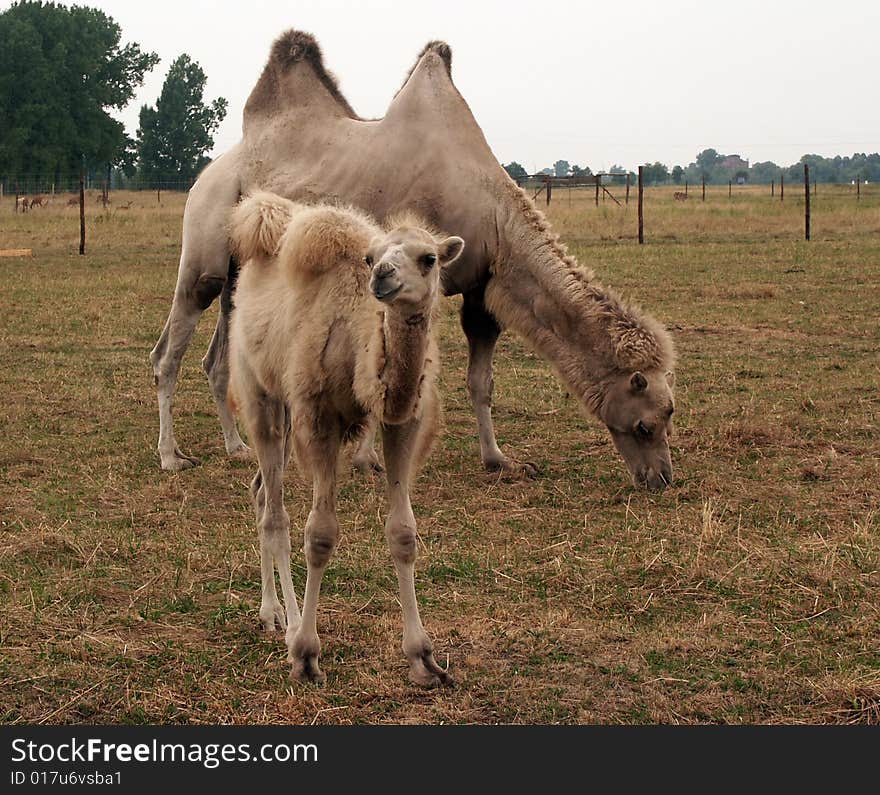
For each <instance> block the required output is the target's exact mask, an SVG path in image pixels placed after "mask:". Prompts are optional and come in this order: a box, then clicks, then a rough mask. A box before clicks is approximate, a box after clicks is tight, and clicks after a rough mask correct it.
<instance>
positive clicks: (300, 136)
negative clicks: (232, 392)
mask: <svg viewBox="0 0 880 795" xmlns="http://www.w3.org/2000/svg"><path fill="white" fill-rule="evenodd" d="M451 63H452V54H451V51H450V48H449V46H448V45H446V44H445V43H443V42H436V41H435V42H430V43H429V44H427V45H426V46H425V48H424V50H423V51H422V52H421V54H420V55H419V57H418V59H417V60H416V63H415V65H414V66H413V68H412V70H411V71H410V73H409V75H408V76H407V79H406V80H405V82H404V84H403V86H402V87H401V88H400V90H399V91H398V92H397V94H396V95H395V97H394V99H393V100H392V102H391V105H390V107H389V108H388V112H387V113H386V115H385V117H384V118H382V119H376V120H366V119H361V118H359V117H358V116H357V114H355V112H354V111H353V110H352V108H351V106H350V105H349V104H348V102H347V101H346V99H345V98H344V97H343V96H342V94H341V93H340V91H339V88H338V86H337V84H336V81H335V79H334V78H333V76H332V75H331V74H330V73H329V72H327V70H326V69H325V68H324V64H323V59H322V56H321V51H320V48H319V47H318V44H317V42H316V41H315V39H314V38H313V37H312V36H311V35H309V34H307V33H303V32H300V31H294V30H291V31H288V32H286V33H284V34H282V35H281V36H280V37H279V38H278V39H277V40H276V41H275V43H274V44H273V46H272V50H271V53H270V56H269V60H268V63H267V64H266V67H265V68H264V70H263V73H262V74H261V76H260V78H259V80H258V81H257V84H256V86H255V87H254V89H253V91H252V92H251V95H250V97H249V98H248V101H247V104H246V105H245V109H244V122H243V136H242V140H241V141H240V142H239V143H238V144H237V145H236V146H234V147H233V148H232V149H231V150H229V151H228V152H226V153H225V154H224V155H222V156H221V157H219V158H217V159H216V160H215V161H213V162H212V163H211V164H210V165H209V166H208V167H207V168H206V169H205V170H204V171H203V172H202V174H201V175H200V177H199V179H198V181H197V182H196V184H195V185H194V186H193V188H192V190H191V191H190V195H189V198H188V200H187V204H186V210H185V212H184V219H183V245H182V251H181V257H180V268H179V271H178V278H177V286H176V288H175V292H174V299H173V302H172V306H171V312H170V314H169V316H168V320H167V321H166V323H165V328H164V330H163V331H162V335H161V337H160V338H159V341H158V342H157V343H156V347H155V348H154V349H153V351H152V353H151V357H150V358H151V360H152V363H153V370H154V374H155V380H156V386H157V392H158V401H159V444H158V450H159V456H160V459H161V465H162V468H163V469H168V470H179V469H185V468H187V467H191V466H194V465H195V464H197V463H198V461H197V460H196V459H194V458H192V457H191V456H188V455H186V454H184V453H182V452H181V451H180V448H179V447H178V446H177V443H176V441H175V436H174V428H173V424H172V414H171V406H172V398H173V394H174V389H175V386H176V383H177V377H178V372H179V369H180V362H181V359H182V357H183V355H184V352H185V351H186V349H187V346H188V345H189V342H190V339H191V337H192V333H193V331H194V330H195V327H196V324H197V323H198V321H199V318H200V317H201V315H202V313H203V312H204V311H205V309H207V308H208V306H210V304H211V303H212V302H213V301H214V299H216V298H217V297H218V296H219V297H220V315H219V318H218V321H217V327H216V329H215V331H214V336H213V338H212V340H211V343H210V346H209V348H208V352H207V354H206V355H205V357H204V359H203V360H202V364H203V366H204V369H205V371H206V372H207V375H208V380H209V383H210V385H211V388H212V391H213V394H214V399H215V401H216V403H217V409H218V413H219V415H220V423H221V426H222V429H223V435H224V438H225V442H226V450H227V452H228V453H229V454H230V455H241V454H246V453H247V452H248V448H247V447H246V446H245V444H244V442H243V441H242V439H241V437H240V436H239V433H238V430H237V429H236V425H235V419H234V417H233V414H232V411H231V408H230V405H229V403H228V399H227V386H228V381H229V366H228V353H227V341H228V327H229V314H230V311H231V308H232V301H231V297H232V293H233V290H234V286H235V280H236V274H237V271H238V265H237V263H236V261H235V259H234V257H232V255H231V252H230V247H229V239H228V232H227V222H228V219H229V215H230V212H231V210H232V208H233V207H234V206H235V205H236V203H237V202H238V200H239V198H240V197H241V196H243V195H246V194H249V193H250V192H252V191H255V190H267V191H272V192H274V193H276V194H280V195H282V196H284V197H287V198H289V199H292V200H295V201H298V202H305V203H313V202H319V201H321V202H328V201H329V202H338V203H340V204H347V205H352V206H354V207H357V208H360V209H363V210H365V211H367V212H369V213H370V214H372V215H373V216H375V217H376V218H377V219H378V220H379V221H380V222H383V221H384V220H385V219H386V218H387V217H388V216H389V215H391V214H393V213H396V212H398V211H401V210H405V209H409V210H413V211H415V212H416V213H418V214H419V215H421V216H423V217H424V218H425V219H426V220H427V221H428V222H429V223H431V224H432V225H434V226H435V227H437V228H438V229H443V230H455V233H456V234H458V235H460V236H461V237H463V238H464V239H465V241H466V243H467V245H466V246H465V251H464V254H463V255H462V256H461V257H460V258H459V259H458V260H457V261H456V262H455V263H453V264H452V265H451V266H450V267H449V268H447V269H446V270H445V271H444V277H443V291H444V293H445V294H446V295H456V294H461V295H462V297H463V302H462V308H461V325H462V328H463V329H464V333H465V335H466V337H467V340H468V351H469V359H468V374H467V382H468V388H469V392H470V396H471V399H472V401H473V404H474V409H475V411H476V417H477V427H478V430H479V439H480V452H481V455H482V460H483V464H484V466H485V467H486V468H487V469H489V470H520V471H521V470H522V469H523V467H522V465H519V464H516V463H515V462H512V461H511V460H510V459H508V458H507V457H506V456H505V455H504V454H503V453H502V452H501V450H500V448H499V447H498V444H497V442H496V439H495V432H494V429H493V426H492V417H491V395H492V356H493V352H494V349H495V344H496V342H497V340H498V336H499V334H500V333H501V330H502V328H509V329H511V330H513V331H514V332H515V333H517V334H518V335H519V336H520V337H522V338H523V339H524V340H525V341H526V342H527V343H529V344H530V345H531V346H532V347H533V348H534V349H535V351H536V352H537V353H538V355H540V356H542V357H543V358H544V359H546V360H547V361H548V362H550V363H551V364H552V365H553V367H554V369H555V370H556V372H557V373H558V375H559V377H560V378H561V379H562V381H563V382H564V383H565V384H566V386H567V387H568V389H569V390H570V391H571V392H572V394H574V395H575V396H576V397H577V398H578V399H579V401H580V403H581V405H582V406H583V407H584V408H585V409H586V410H587V411H588V412H589V413H591V414H593V415H595V416H597V417H598V418H599V419H600V420H602V421H603V422H604V423H605V425H606V426H607V427H608V429H609V431H610V433H611V437H612V439H613V441H614V444H615V445H616V447H617V449H618V451H619V452H620V454H621V455H622V457H623V459H624V461H625V462H626V465H627V467H628V468H629V471H630V474H631V475H632V478H633V482H634V483H635V484H636V485H641V486H648V487H649V488H655V489H662V488H664V487H665V486H667V485H668V484H669V483H670V482H671V481H672V464H671V461H670V455H669V445H668V440H667V436H668V433H669V431H670V430H671V416H672V411H673V395H672V386H673V382H674V377H673V375H672V366H673V360H674V353H673V346H672V342H671V340H670V338H669V336H668V334H667V333H666V331H665V330H664V329H663V328H662V326H661V325H660V324H659V323H658V322H657V321H655V320H653V319H652V318H650V317H647V316H645V315H642V314H641V313H640V312H639V311H638V310H636V309H635V308H634V307H632V306H630V305H627V304H626V303H624V302H623V301H621V300H620V299H619V298H618V297H617V296H616V295H615V294H614V293H613V292H612V291H610V290H608V289H606V288H605V287H603V286H602V285H601V284H599V283H598V282H597V281H596V279H595V278H594V276H593V273H592V272H591V271H589V270H588V269H586V268H583V267H581V266H580V265H579V264H578V263H577V262H576V261H575V259H574V258H573V257H571V256H570V255H569V254H567V253H566V250H565V247H564V246H563V245H562V244H561V243H560V242H559V241H558V239H557V237H556V235H555V234H553V233H552V231H551V230H550V228H549V225H548V224H547V222H546V220H545V219H544V217H543V216H542V215H541V214H540V213H539V212H538V211H537V210H536V209H535V206H534V204H533V203H532V202H531V201H530V200H529V198H528V197H527V196H526V195H525V194H524V193H523V192H522V191H521V190H520V189H519V188H517V186H516V185H515V184H514V183H513V181H512V180H511V179H510V178H509V177H508V175H507V173H506V172H505V171H504V169H503V168H501V166H500V165H499V163H498V161H497V160H496V158H495V157H494V155H493V154H492V152H491V150H490V149H489V146H488V144H487V143H486V140H485V138H484V136H483V133H482V131H481V130H480V127H479V125H478V124H477V122H476V120H475V119H474V117H473V114H472V113H471V111H470V108H469V107H468V105H467V103H466V102H465V101H464V99H463V98H462V96H461V95H460V94H459V93H458V90H457V89H456V87H455V85H454V83H453V82H452V72H451ZM372 460H373V461H374V462H376V463H377V459H375V454H372Z"/></svg>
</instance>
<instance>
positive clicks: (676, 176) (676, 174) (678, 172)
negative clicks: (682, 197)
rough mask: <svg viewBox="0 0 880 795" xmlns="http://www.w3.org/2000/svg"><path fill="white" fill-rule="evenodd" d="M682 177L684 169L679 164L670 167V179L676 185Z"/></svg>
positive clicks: (679, 183)
mask: <svg viewBox="0 0 880 795" xmlns="http://www.w3.org/2000/svg"><path fill="white" fill-rule="evenodd" d="M683 177H684V169H683V168H682V167H681V166H675V167H674V168H673V169H672V181H673V182H674V183H675V184H676V185H681V180H682V178H683Z"/></svg>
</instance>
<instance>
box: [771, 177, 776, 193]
mask: <svg viewBox="0 0 880 795" xmlns="http://www.w3.org/2000/svg"><path fill="white" fill-rule="evenodd" d="M775 195H776V180H775V179H771V180H770V196H771V197H772V196H775Z"/></svg>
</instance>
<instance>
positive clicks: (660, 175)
mask: <svg viewBox="0 0 880 795" xmlns="http://www.w3.org/2000/svg"><path fill="white" fill-rule="evenodd" d="M642 178H643V179H644V180H645V182H647V183H648V184H654V185H656V184H659V183H661V182H667V181H668V180H669V169H668V168H666V166H664V165H663V163H660V162H657V163H654V164H653V165H652V164H650V163H645V166H644V168H643V169H642Z"/></svg>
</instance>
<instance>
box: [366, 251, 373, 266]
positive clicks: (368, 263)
mask: <svg viewBox="0 0 880 795" xmlns="http://www.w3.org/2000/svg"><path fill="white" fill-rule="evenodd" d="M364 262H366V263H367V265H369V266H370V267H371V268H372V267H373V256H372V255H371V254H367V256H366V257H364Z"/></svg>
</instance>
